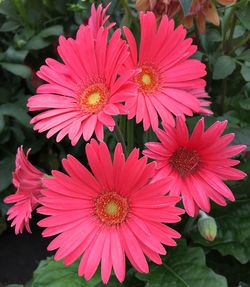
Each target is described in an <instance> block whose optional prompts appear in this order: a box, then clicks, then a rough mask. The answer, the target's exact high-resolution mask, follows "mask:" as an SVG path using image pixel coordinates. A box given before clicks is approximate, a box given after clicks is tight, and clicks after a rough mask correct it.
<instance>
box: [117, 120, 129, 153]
mask: <svg viewBox="0 0 250 287" xmlns="http://www.w3.org/2000/svg"><path fill="white" fill-rule="evenodd" d="M114 133H115V137H116V140H117V142H120V143H121V145H122V149H123V152H124V154H125V156H126V157H127V155H128V151H127V147H126V144H125V140H124V137H123V134H122V132H121V130H120V128H119V126H118V125H115V127H114Z"/></svg>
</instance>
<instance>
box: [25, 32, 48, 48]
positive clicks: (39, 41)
mask: <svg viewBox="0 0 250 287" xmlns="http://www.w3.org/2000/svg"><path fill="white" fill-rule="evenodd" d="M49 45H50V43H49V42H47V41H45V40H44V39H43V38H42V37H41V36H40V35H35V36H34V37H32V38H31V39H30V40H29V41H28V42H27V44H26V45H25V49H28V50H40V49H43V48H45V47H47V46H49Z"/></svg>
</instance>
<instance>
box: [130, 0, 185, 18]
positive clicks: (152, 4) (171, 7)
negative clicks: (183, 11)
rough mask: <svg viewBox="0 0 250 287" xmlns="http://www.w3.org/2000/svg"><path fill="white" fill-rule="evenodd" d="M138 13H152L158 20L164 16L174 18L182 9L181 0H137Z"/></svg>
mask: <svg viewBox="0 0 250 287" xmlns="http://www.w3.org/2000/svg"><path fill="white" fill-rule="evenodd" d="M136 8H137V10H138V11H144V12H146V11H152V12H154V14H155V15H156V17H157V18H158V19H160V18H161V17H162V16H163V15H167V16H168V17H169V18H173V17H174V15H175V14H176V13H177V12H178V10H179V9H180V2H179V0H137V1H136Z"/></svg>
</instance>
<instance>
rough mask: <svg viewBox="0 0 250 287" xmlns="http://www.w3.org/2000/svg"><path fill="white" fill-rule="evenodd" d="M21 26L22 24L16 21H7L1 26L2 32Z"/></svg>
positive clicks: (0, 30)
mask: <svg viewBox="0 0 250 287" xmlns="http://www.w3.org/2000/svg"><path fill="white" fill-rule="evenodd" d="M19 27H20V24H19V23H17V22H14V21H6V22H5V23H3V25H2V26H1V28H0V32H10V31H14V30H16V29H17V28H19Z"/></svg>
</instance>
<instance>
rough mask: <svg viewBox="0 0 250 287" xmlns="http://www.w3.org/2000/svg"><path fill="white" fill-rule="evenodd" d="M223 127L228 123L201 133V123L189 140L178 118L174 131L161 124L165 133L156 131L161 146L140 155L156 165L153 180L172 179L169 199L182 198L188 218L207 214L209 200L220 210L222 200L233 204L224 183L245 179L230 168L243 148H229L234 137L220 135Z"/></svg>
mask: <svg viewBox="0 0 250 287" xmlns="http://www.w3.org/2000/svg"><path fill="white" fill-rule="evenodd" d="M226 125H227V121H223V122H219V121H217V122H215V123H214V124H213V125H212V126H210V127H209V128H208V129H207V130H206V131H204V119H201V120H199V122H198V123H197V125H196V127H195V128H194V130H193V132H192V134H191V136H190V137H189V132H188V129H187V126H186V123H185V121H184V120H183V119H182V118H181V117H177V124H176V127H175V128H174V127H172V126H170V125H165V124H163V127H164V131H162V130H160V129H159V130H158V131H156V135H157V137H158V138H159V140H160V143H157V142H152V143H147V144H146V147H147V148H148V150H145V151H144V152H143V153H144V154H145V155H147V156H149V157H150V158H152V159H155V160H156V161H157V170H158V172H157V174H156V176H155V179H158V180H160V179H164V178H165V177H169V176H172V177H174V185H172V187H171V188H170V195H174V196H176V195H180V194H181V195H182V201H183V204H184V207H185V209H186V211H187V213H188V214H189V215H190V216H194V215H196V214H197V213H198V211H199V209H201V210H204V211H205V212H209V211H210V202H209V199H211V200H213V201H214V202H216V203H217V204H219V205H222V206H224V205H226V201H225V198H226V199H229V200H231V201H234V195H233V193H232V191H231V190H230V189H229V188H228V187H227V185H226V184H225V183H224V181H225V180H240V179H243V178H244V177H245V176H246V174H245V173H244V172H242V171H240V170H238V169H236V168H233V167H232V166H235V165H237V164H238V163H239V160H236V159H231V157H233V156H235V155H237V154H239V153H240V152H242V151H243V150H244V149H245V148H246V146H245V145H234V146H229V144H230V143H231V142H232V140H233V139H234V134H232V133H231V134H225V135H222V133H223V132H224V130H225V128H226Z"/></svg>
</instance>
